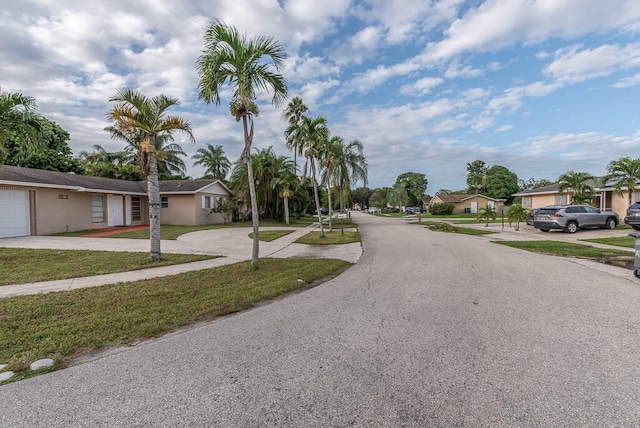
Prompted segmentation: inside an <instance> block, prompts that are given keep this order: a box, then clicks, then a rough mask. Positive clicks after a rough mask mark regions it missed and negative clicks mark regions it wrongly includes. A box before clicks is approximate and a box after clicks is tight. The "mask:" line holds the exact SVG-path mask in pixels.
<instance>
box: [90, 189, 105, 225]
mask: <svg viewBox="0 0 640 428" xmlns="http://www.w3.org/2000/svg"><path fill="white" fill-rule="evenodd" d="M91 221H92V222H93V223H104V195H91Z"/></svg>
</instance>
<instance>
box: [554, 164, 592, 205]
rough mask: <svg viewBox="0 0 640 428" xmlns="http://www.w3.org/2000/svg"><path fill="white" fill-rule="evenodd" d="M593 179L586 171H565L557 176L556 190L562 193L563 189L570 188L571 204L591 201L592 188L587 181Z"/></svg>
mask: <svg viewBox="0 0 640 428" xmlns="http://www.w3.org/2000/svg"><path fill="white" fill-rule="evenodd" d="M593 180H595V177H594V176H593V175H591V174H589V173H588V172H574V171H568V172H565V173H564V174H562V175H561V176H560V177H559V178H558V192H559V193H562V192H564V191H565V190H572V191H573V193H572V194H571V203H572V204H584V203H588V202H591V200H592V198H593V193H594V189H593V186H592V185H591V184H590V183H589V182H590V181H591V182H593Z"/></svg>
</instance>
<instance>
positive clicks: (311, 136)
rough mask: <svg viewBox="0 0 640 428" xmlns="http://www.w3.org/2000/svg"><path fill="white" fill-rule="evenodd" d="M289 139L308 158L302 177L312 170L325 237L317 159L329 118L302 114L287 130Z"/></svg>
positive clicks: (327, 133)
mask: <svg viewBox="0 0 640 428" xmlns="http://www.w3.org/2000/svg"><path fill="white" fill-rule="evenodd" d="M285 135H286V137H287V140H290V141H295V142H296V143H295V144H297V145H298V147H301V148H302V149H303V154H304V157H305V159H306V162H305V164H304V168H303V173H302V179H303V180H304V179H306V177H307V172H308V171H309V169H310V170H311V174H310V177H311V183H312V184H313V195H314V197H315V200H316V213H317V215H318V222H319V224H320V235H321V236H322V237H323V238H324V236H325V235H324V226H323V225H322V213H321V212H320V197H319V195H318V183H317V181H316V159H318V156H319V155H320V150H321V146H322V144H323V143H324V142H325V141H326V140H327V138H328V136H329V129H328V128H327V119H325V118H324V117H322V116H318V117H315V118H309V117H307V116H302V117H301V118H300V122H298V123H297V124H293V125H289V127H288V128H287V130H286V131H285Z"/></svg>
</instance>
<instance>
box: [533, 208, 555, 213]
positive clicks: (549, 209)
mask: <svg viewBox="0 0 640 428" xmlns="http://www.w3.org/2000/svg"><path fill="white" fill-rule="evenodd" d="M557 211H558V210H557V209H555V208H540V211H538V214H545V215H554V214H555V213H556V212H557Z"/></svg>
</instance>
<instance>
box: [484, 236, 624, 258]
mask: <svg viewBox="0 0 640 428" xmlns="http://www.w3.org/2000/svg"><path fill="white" fill-rule="evenodd" d="M493 242H495V243H496V244H500V245H506V246H509V247H514V248H520V249H522V250H527V251H532V252H535V253H541V254H550V255H553V256H563V257H577V258H584V259H593V260H611V259H614V260H620V261H633V254H632V253H630V252H629V251H624V250H616V249H609V248H597V247H593V246H591V245H586V244H576V243H573V242H560V241H493Z"/></svg>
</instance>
